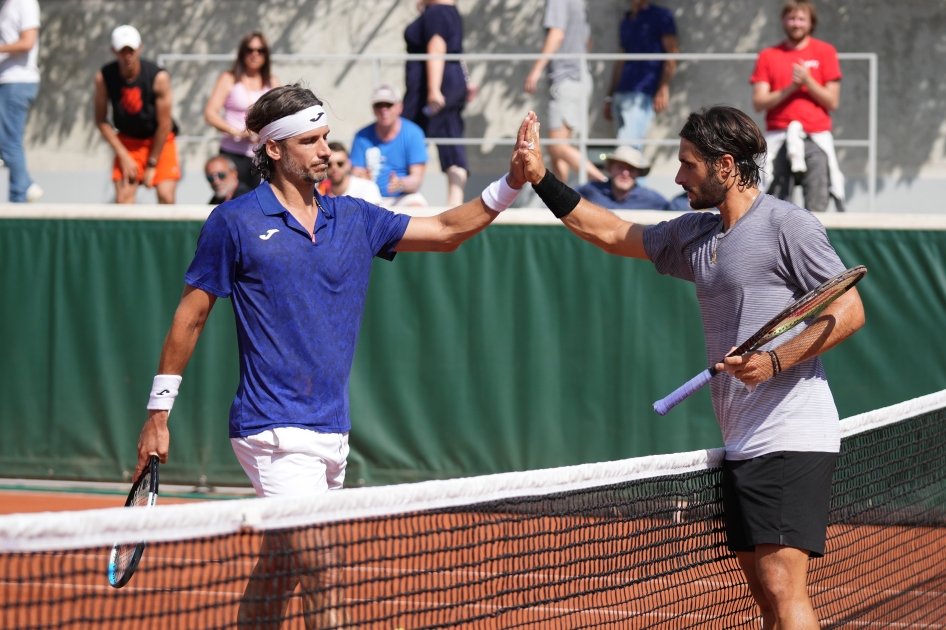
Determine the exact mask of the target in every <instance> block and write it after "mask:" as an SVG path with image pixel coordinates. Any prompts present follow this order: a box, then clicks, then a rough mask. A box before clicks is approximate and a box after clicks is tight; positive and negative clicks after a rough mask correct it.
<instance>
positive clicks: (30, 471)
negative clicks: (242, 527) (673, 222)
mask: <svg viewBox="0 0 946 630" xmlns="http://www.w3.org/2000/svg"><path fill="white" fill-rule="evenodd" d="M199 230H200V223H199V222H194V221H122V220H38V219H37V220H33V219H2V220H0V431H2V435H3V439H2V440H0V477H8V478H9V477H37V478H61V479H94V480H112V481H117V480H121V479H122V478H123V473H127V471H130V470H132V469H133V468H134V459H135V452H136V451H135V445H136V441H137V435H138V431H139V430H140V428H141V424H142V422H143V421H144V418H145V403H146V401H147V395H148V391H149V390H150V386H151V378H152V376H153V375H154V372H155V369H156V367H157V361H158V355H159V352H160V348H161V343H162V341H163V338H164V335H165V334H166V332H167V329H168V326H169V325H170V322H171V318H172V316H173V314H174V308H175V306H176V304H177V301H178V298H179V297H180V292H181V290H182V287H183V284H182V282H183V281H182V278H183V274H184V270H185V269H186V267H187V264H188V263H189V262H190V259H191V257H192V255H193V251H194V247H195V244H196V240H197V234H198V232H199ZM829 233H830V236H831V240H832V242H833V243H834V245H835V247H836V248H837V250H838V252H839V254H840V255H841V258H842V259H843V260H844V262H845V264H847V266H853V265H856V264H864V265H866V266H867V267H868V269H869V270H870V273H869V275H868V276H867V278H866V279H865V280H864V281H863V282H862V283H861V284H860V285H859V289H860V291H861V295H862V296H863V298H864V302H865V306H866V309H867V325H866V327H865V328H864V329H863V330H862V331H861V332H859V333H858V334H857V335H855V336H854V337H853V338H852V339H851V340H849V341H848V342H846V343H844V344H843V345H842V346H840V347H839V348H837V349H836V350H833V351H832V352H830V353H829V354H828V355H826V356H825V359H824V362H825V365H826V369H827V372H828V376H829V379H830V382H831V386H832V389H833V391H834V394H835V398H836V400H837V403H838V407H839V411H840V412H841V415H842V417H844V416H847V415H851V414H855V413H859V412H863V411H867V410H870V409H872V408H876V407H881V406H884V405H888V404H892V403H895V402H899V401H902V400H905V399H908V398H911V397H914V396H919V395H922V394H926V393H929V392H932V391H937V390H940V389H943V387H944V386H946V353H944V352H943V344H942V342H941V341H940V340H941V339H942V338H943V334H944V333H943V329H944V324H946V231H935V230H929V231H923V230H909V231H908V230H900V231H889V230H888V231H884V230H866V229H846V230H830V232H829ZM372 273H373V276H372V280H371V285H370V289H369V296H368V303H367V309H366V313H365V318H364V323H363V325H362V331H361V337H360V340H359V344H358V350H357V354H356V359H355V366H354V370H353V373H352V379H351V399H352V405H351V408H352V424H353V427H354V428H353V431H352V436H351V442H352V447H353V448H352V455H351V458H350V465H349V475H348V483H349V484H352V485H356V484H359V483H366V484H379V483H392V482H402V481H414V480H422V479H429V478H436V477H453V476H461V475H474V474H484V473H493V472H502V471H509V470H523V469H533V468H542V467H551V466H560V465H567V464H575V463H582V462H593V461H603V460H612V459H620V458H625V457H632V456H637V455H647V454H653V453H664V452H674V451H682V450H693V449H698V448H705V447H711V446H718V445H720V443H721V441H720V436H719V429H718V427H717V425H716V421H715V418H714V416H713V412H712V408H711V406H710V402H709V396H708V393H707V392H706V391H703V392H700V393H699V394H698V395H696V396H694V397H692V398H691V399H690V400H688V401H686V402H685V403H683V404H682V405H681V406H680V407H678V408H677V409H675V410H674V411H672V412H671V413H670V414H669V415H668V416H666V417H664V418H660V417H658V416H657V415H656V414H655V413H654V412H653V411H652V410H651V406H650V405H651V403H652V402H653V400H655V399H656V398H659V397H660V396H663V395H664V394H666V393H668V392H669V391H671V390H672V389H673V388H675V387H676V386H678V385H679V384H681V383H682V382H683V381H685V380H686V379H688V378H690V377H691V376H693V375H694V374H696V372H698V371H699V370H700V369H702V368H703V367H705V355H704V348H703V335H702V328H701V326H700V320H699V313H698V310H697V304H696V298H695V295H694V290H693V287H692V285H690V284H688V283H685V282H681V281H678V280H673V279H671V278H667V277H661V276H658V275H657V274H656V273H655V272H654V270H653V266H652V265H651V264H650V263H648V262H644V261H635V260H628V259H621V258H617V257H614V256H608V255H607V254H605V253H603V252H601V251H599V250H597V249H596V248H594V247H593V246H591V245H589V244H587V243H584V242H582V241H580V240H579V239H577V238H576V237H575V236H574V235H572V234H571V233H569V232H568V231H567V230H566V229H565V228H562V227H560V226H536V225H497V226H492V227H490V228H489V229H488V230H486V231H485V232H484V233H483V234H481V235H479V236H477V237H476V238H474V239H472V240H471V241H470V242H468V243H466V244H464V245H463V246H462V247H461V248H460V249H459V250H458V251H457V252H456V253H454V254H449V255H444V254H400V255H399V256H398V257H397V259H396V260H395V261H394V262H393V263H388V262H384V261H375V264H374V268H373V272H372ZM236 383H237V355H236V338H235V332H234V322H233V313H232V310H231V307H230V303H229V301H227V300H219V301H218V303H217V306H216V308H215V310H214V312H213V314H212V315H211V318H210V320H209V321H208V323H207V326H206V329H205V331H204V334H203V336H202V337H201V339H200V342H199V344H198V347H197V352H196V353H195V355H194V358H193V360H192V361H191V364H190V365H189V366H188V368H187V371H186V373H185V375H184V382H183V385H182V388H181V396H180V398H179V399H178V402H177V404H176V406H175V408H174V413H173V415H172V416H171V423H170V424H171V435H172V446H171V459H170V461H169V463H168V464H167V466H165V467H164V468H163V469H162V480H165V481H168V482H178V483H194V484H196V483H197V481H198V479H199V478H200V477H201V476H205V477H206V479H207V483H209V484H211V485H235V484H239V485H245V484H246V483H247V482H246V478H245V476H244V475H243V472H242V471H241V469H240V467H239V464H237V462H236V459H235V458H234V456H233V453H232V451H231V449H230V444H229V440H228V438H227V413H228V410H229V405H230V401H231V400H232V397H233V394H234V391H235V388H236Z"/></svg>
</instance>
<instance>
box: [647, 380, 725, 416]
mask: <svg viewBox="0 0 946 630" xmlns="http://www.w3.org/2000/svg"><path fill="white" fill-rule="evenodd" d="M713 376H714V374H713V372H711V371H710V370H708V369H707V370H703V371H702V372H700V373H699V374H697V375H696V376H694V377H693V378H691V379H690V380H688V381H687V382H686V383H684V384H683V385H681V386H680V387H678V388H677V389H675V390H674V391H673V392H672V393H671V394H670V395H669V396H665V397H664V398H661V399H660V400H658V401H657V402H655V403H654V411H656V412H657V413H658V414H659V415H661V416H665V415H667V412H668V411H670V410H671V409H673V408H674V407H676V406H677V405H679V404H680V403H682V402H683V401H684V400H686V398H687V397H689V396H690V395H691V394H693V393H695V392H696V391H697V390H698V389H700V388H701V387H703V386H704V385H706V384H707V383H709V382H710V381H711V380H713Z"/></svg>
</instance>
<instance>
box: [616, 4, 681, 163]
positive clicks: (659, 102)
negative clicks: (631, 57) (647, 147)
mask: <svg viewBox="0 0 946 630" xmlns="http://www.w3.org/2000/svg"><path fill="white" fill-rule="evenodd" d="M620 36H621V48H620V51H621V52H622V53H678V52H680V46H679V44H678V42H677V27H676V25H675V24H674V21H673V13H671V12H670V10H669V9H665V8H663V7H658V6H656V5H652V4H650V3H649V2H647V0H631V10H630V11H629V12H628V13H627V14H626V15H625V16H624V20H623V21H622V22H621V30H620ZM676 68H677V62H676V61H672V60H668V61H659V60H654V61H627V62H624V61H618V62H617V63H615V64H614V73H613V75H612V77H611V88H610V89H609V90H608V96H607V97H606V98H605V101H604V117H605V118H606V119H607V120H612V119H613V120H614V121H615V123H616V124H617V128H618V132H617V137H618V138H619V139H621V140H640V139H643V138H644V137H646V136H647V128H648V127H649V126H650V121H651V119H652V118H653V117H654V112H662V111H663V110H665V109H667V105H668V104H669V103H670V79H671V78H672V77H673V73H674V71H675V70H676ZM637 148H641V146H640V145H637Z"/></svg>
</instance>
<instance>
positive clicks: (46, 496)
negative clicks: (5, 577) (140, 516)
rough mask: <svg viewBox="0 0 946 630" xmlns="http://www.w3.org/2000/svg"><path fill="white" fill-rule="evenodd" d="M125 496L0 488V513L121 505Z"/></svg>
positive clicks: (168, 499)
mask: <svg viewBox="0 0 946 630" xmlns="http://www.w3.org/2000/svg"><path fill="white" fill-rule="evenodd" d="M196 500H197V499H178V498H171V497H160V498H159V499H158V501H159V502H160V503H161V504H162V505H165V504H168V503H190V502H192V501H196ZM123 505H125V497H122V496H118V495H111V494H79V493H76V492H38V491H36V492H34V491H28V490H0V514H17V513H21V512H65V511H69V510H94V509H98V508H110V507H121V506H123Z"/></svg>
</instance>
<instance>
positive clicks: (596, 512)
mask: <svg viewBox="0 0 946 630" xmlns="http://www.w3.org/2000/svg"><path fill="white" fill-rule="evenodd" d="M933 398H935V399H936V400H935V401H932V402H930V401H929V400H927V399H933ZM924 400H926V401H927V402H926V403H923V404H924V405H926V406H927V407H929V406H931V405H932V404H933V403H935V404H936V405H938V404H940V403H942V402H943V400H946V394H942V393H941V394H937V395H934V396H931V397H927V398H926V399H924ZM910 404H913V401H911V403H909V404H905V405H900V406H897V407H892V408H890V409H891V410H893V411H894V412H896V413H900V414H901V415H903V413H914V412H916V411H917V410H918V409H919V407H917V406H916V405H915V404H914V405H913V406H912V407H911V406H910ZM900 409H906V410H907V412H900V411H898V410H900ZM885 411H886V410H885ZM866 420H870V421H872V422H874V423H875V424H876V422H877V420H876V418H875V417H873V416H871V417H866ZM866 420H865V417H858V418H852V419H849V420H845V421H844V423H847V424H843V425H842V426H844V427H849V428H846V429H845V430H848V431H851V432H853V431H856V430H857V429H858V426H859V424H862V423H863V422H865V421H866ZM944 420H946V412H944V411H943V410H942V409H941V408H937V409H934V410H933V411H931V412H927V413H922V414H920V415H916V416H914V417H909V418H907V419H904V420H902V421H899V422H896V423H894V424H889V423H887V424H884V423H881V426H879V428H875V429H870V428H869V427H868V430H862V431H861V432H854V433H852V434H851V435H849V436H848V437H846V438H845V441H844V442H842V455H841V459H840V460H839V465H838V470H837V472H836V473H835V485H834V494H833V499H832V512H831V521H832V524H831V525H830V526H829V530H828V545H827V550H826V555H825V557H824V558H821V559H815V560H813V561H812V562H811V569H810V593H811V595H812V598H813V601H814V604H815V607H816V610H817V612H818V615H819V617H820V618H821V619H822V622H823V627H827V628H835V627H838V628H839V627H863V628H890V627H896V628H942V627H946V611H943V610H942V607H941V606H940V603H941V601H942V599H943V597H944V596H946V574H944V573H943V571H942V566H941V559H942V558H943V557H944V555H946V528H944V527H943V523H944V520H946V519H944V515H943V510H942V507H941V506H942V505H943V500H942V499H943V496H944V493H946V488H944V485H943V484H942V483H941V482H939V481H937V480H936V477H935V471H937V470H939V469H941V467H942V463H943V461H944V458H946V447H944V446H943V440H942V439H940V438H941V434H942V433H943V431H946V427H944V426H943V425H944ZM860 428H861V429H863V427H860ZM709 456H710V455H709V454H707V457H709ZM717 456H720V457H721V454H720V453H717ZM661 457H663V458H664V459H661V458H655V459H654V460H653V461H650V462H648V463H649V465H650V466H653V467H655V468H658V469H660V468H664V467H666V464H663V465H662V464H660V462H664V461H669V460H668V457H677V456H661ZM674 461H676V462H678V463H679V460H674ZM713 462H716V463H718V462H717V461H716V460H713V459H712V458H711V459H710V460H707V463H706V464H703V465H701V466H702V467H701V466H696V467H695V469H694V470H692V472H688V473H680V474H675V475H657V476H654V477H643V478H639V479H638V480H636V481H628V482H624V483H619V484H616V485H615V484H606V485H602V486H600V487H592V488H588V489H584V490H570V491H567V492H553V493H551V494H543V495H540V496H528V495H526V496H521V497H518V498H516V495H515V494H512V495H511V498H508V499H504V500H496V501H490V502H476V501H475V500H473V499H472V498H471V499H470V501H471V502H470V503H465V502H464V501H462V500H459V502H458V503H456V504H455V505H456V507H454V508H449V509H448V508H446V507H441V508H438V509H429V510H424V511H416V510H412V509H407V510H406V511H405V512H403V513H392V512H390V511H389V510H388V509H387V508H385V507H384V505H385V503H384V501H383V499H384V497H385V496H386V495H389V494H390V495H394V494H398V493H399V492H400V493H405V492H414V491H415V490H414V489H413V488H411V487H409V486H401V487H399V488H391V489H390V490H387V489H383V488H378V489H373V490H370V491H369V490H352V491H349V492H340V493H332V494H331V495H330V496H329V497H327V498H324V499H322V501H323V502H322V503H319V504H317V507H316V508H315V509H316V513H318V512H319V511H322V510H323V509H328V510H329V511H331V509H332V505H334V504H333V503H332V502H331V501H329V502H328V503H325V501H327V500H333V501H334V500H335V499H338V500H339V501H340V502H345V501H347V502H348V503H351V502H352V501H354V503H353V504H352V505H374V507H372V508H371V509H372V510H375V511H376V512H378V513H379V515H378V516H369V517H365V518H358V519H341V520H335V519H331V518H330V519H329V522H315V521H314V522H313V524H311V525H307V526H303V527H292V528H280V527H272V526H269V525H263V524H262V523H259V524H257V525H253V526H250V527H247V526H239V525H238V526H237V528H236V529H235V530H233V531H232V533H228V534H223V535H214V536H209V537H205V538H199V539H193V538H191V539H188V538H187V537H183V538H182V537H181V536H180V535H179V531H184V532H186V531H187V527H188V524H187V523H183V524H182V528H183V529H181V530H179V531H178V530H174V531H171V532H170V533H169V534H168V535H167V536H168V537H169V538H175V539H177V540H176V541H174V542H151V543H148V544H147V546H146V548H145V552H144V556H143V559H142V561H141V564H140V566H139V567H138V570H137V572H136V573H135V574H134V576H133V577H132V579H131V581H130V582H129V583H128V584H127V585H126V586H125V587H124V588H122V589H120V590H116V589H114V588H112V587H111V586H109V584H108V580H107V575H106V573H107V571H106V567H107V564H108V553H109V547H107V546H106V547H90V548H86V549H83V550H81V551H74V550H66V551H39V552H30V553H17V552H7V553H4V554H2V555H0V584H2V585H0V600H2V602H3V604H2V610H0V622H2V625H3V627H16V628H63V627H65V628H69V627H74V628H79V627H81V628H110V629H111V628H116V629H117V628H138V627H143V626H147V627H162V628H196V627H200V628H227V627H233V626H234V625H235V623H236V619H237V610H238V608H239V605H240V600H241V597H242V595H243V592H244V589H245V588H246V586H247V583H248V579H249V575H250V573H251V572H252V570H253V567H254V566H255V564H256V562H257V560H258V558H259V554H260V549H261V547H262V543H263V539H264V537H267V536H269V537H270V543H269V544H270V549H281V550H283V551H275V552H272V555H270V556H269V557H270V559H271V561H273V562H275V563H276V564H275V565H274V566H276V569H274V572H273V573H272V574H269V575H266V576H264V578H263V580H264V581H265V582H272V581H274V580H278V579H280V577H279V576H280V575H283V576H291V577H292V578H293V579H298V578H301V579H302V584H301V586H302V588H301V589H297V590H296V591H295V595H294V596H293V597H292V598H291V600H290V601H289V602H288V610H287V614H286V616H285V619H286V623H284V624H283V625H282V626H281V627H285V628H303V627H304V623H303V603H304V601H308V602H309V607H308V609H309V610H311V611H315V613H316V614H321V613H325V611H335V612H336V613H337V615H338V616H337V618H339V619H342V620H344V622H345V624H346V627H363V628H385V629H389V630H394V629H396V628H403V629H405V630H408V629H417V628H453V627H464V628H483V629H489V630H492V629H493V628H569V629H574V628H602V627H614V628H758V623H759V622H758V619H756V618H755V615H756V612H755V608H754V606H753V604H752V601H751V599H750V597H749V594H748V590H747V588H746V586H745V582H744V580H743V577H742V574H741V572H740V571H739V569H738V566H737V564H736V561H735V558H734V557H733V555H732V554H730V553H729V551H728V550H727V549H726V546H725V531H724V527H723V523H722V512H721V510H722V506H721V502H720V494H719V493H720V487H719V480H720V474H719V469H718V468H716V467H715V464H714V463H713ZM627 463H628V465H629V466H631V467H632V468H634V469H636V468H635V467H636V466H638V464H637V463H635V460H627ZM642 463H643V461H642ZM614 464H615V465H616V464H618V463H617V462H616V463H614ZM598 468H599V469H600V466H599V467H598ZM691 468H693V467H692V466H691ZM529 474H530V473H525V474H518V473H517V474H513V475H511V476H508V477H507V476H502V475H500V476H497V477H495V479H492V480H491V479H490V478H483V479H484V481H483V484H482V485H484V486H487V488H486V489H485V490H483V492H485V493H486V494H489V493H491V492H495V488H508V487H510V486H513V485H515V483H517V481H516V480H518V479H522V480H523V482H524V481H527V480H529V479H530V477H529ZM596 474H605V473H596ZM608 474H611V473H607V474H605V476H607V475H608ZM898 475H899V476H902V478H903V479H908V480H909V481H908V482H907V483H905V484H901V485H899V486H898V485H897V484H892V483H890V481H889V480H891V479H896V478H897V476H898ZM545 476H546V477H550V476H551V477H554V479H551V480H550V481H549V483H553V484H554V483H557V482H556V479H558V478H559V476H561V477H562V478H565V479H568V480H569V483H572V484H573V485H574V484H579V485H585V484H584V483H583V482H581V479H580V473H579V472H578V469H577V468H576V469H575V470H572V469H568V468H566V469H561V470H560V471H546V474H545ZM466 481H468V480H456V481H448V482H440V484H441V485H440V486H437V487H433V486H431V487H430V492H431V494H432V495H434V496H436V494H439V493H440V491H442V490H444V489H451V488H452V489H453V490H449V491H448V492H447V493H446V494H448V495H453V494H462V493H458V492H457V489H458V488H461V487H462V488H467V489H468V491H469V488H470V487H469V486H464V485H462V484H464V483H465V482H466ZM458 484H459V485H458ZM490 487H495V488H494V489H492V490H491V489H490ZM556 487H557V486H556ZM552 489H554V488H552ZM510 492H511V490H510ZM379 497H380V499H379ZM185 500H186V499H181V498H177V499H169V500H168V502H171V501H178V502H180V501H185ZM422 500H423V499H422ZM3 501H4V509H6V508H7V507H9V506H12V507H15V508H16V509H21V510H26V509H36V510H40V509H57V508H62V507H64V506H68V507H72V508H77V507H89V508H92V507H106V506H115V505H118V504H120V503H121V500H120V497H100V496H80V495H71V496H70V495H62V494H60V493H39V492H33V493H6V494H4V495H3ZM267 501H268V502H267ZM379 501H380V502H379ZM215 503H216V504H217V505H216V506H210V505H209V504H207V505H206V507H213V508H214V509H213V510H212V511H206V512H201V514H206V515H208V516H209V517H211V518H213V515H215V514H217V515H220V514H226V513H231V512H232V513H234V514H239V513H240V512H239V511H240V510H246V509H251V510H253V511H255V510H256V509H262V508H263V507H268V508H270V509H272V510H275V511H277V512H284V513H285V516H284V517H291V518H296V517H293V516H292V513H293V509H294V508H293V505H292V504H287V503H286V502H282V503H279V502H276V503H274V502H272V500H263V501H262V502H259V503H257V502H255V501H251V502H245V501H241V502H215ZM287 505H288V507H287ZM440 505H441V506H443V504H442V503H441V504H440ZM257 506H259V508H257ZM218 508H219V509H218ZM231 508H233V509H232V510H231ZM286 510H288V512H287V511H286ZM131 512H137V511H136V510H134V511H131ZM127 514H128V512H126V511H125V510H120V511H118V512H117V513H116V516H115V517H116V518H118V517H121V518H122V519H123V520H125V521H129V523H128V525H130V524H131V523H130V521H131V518H130V517H127V518H126V515H127ZM182 514H183V512H182ZM201 514H197V512H196V511H194V510H191V516H193V517H194V518H193V519H192V520H193V521H194V524H196V523H199V522H200V521H201V520H202V519H204V518H207V517H206V516H202V515H201ZM246 514H247V512H243V517H242V518H243V519H244V520H243V522H244V523H245V522H247V520H246ZM89 515H91V516H94V515H95V513H89ZM84 516H85V515H83V514H76V515H75V519H74V520H75V521H79V520H82V519H83V517H84ZM131 516H134V514H132V515H131ZM47 520H55V519H53V517H52V516H51V517H49V519H47ZM72 520H73V519H70V522H68V523H66V525H67V527H66V529H67V530H69V531H71V530H72V529H73V528H72V524H71V521H72ZM139 520H140V519H139ZM89 522H92V521H89ZM98 522H99V526H100V527H101V526H102V524H101V521H98ZM296 522H298V521H296ZM194 524H191V525H190V527H193V526H194ZM60 525H61V524H60ZM0 526H2V527H3V531H4V537H3V540H5V541H6V542H5V543H4V544H5V547H6V548H7V549H11V547H12V545H14V544H16V538H15V536H14V534H15V532H16V531H22V530H24V529H35V528H43V527H44V524H43V520H42V518H41V517H39V518H38V519H33V520H30V519H27V518H26V517H23V518H19V519H16V520H13V521H3V520H0ZM56 527H58V526H54V527H53V529H56ZM261 528H262V529H265V530H266V532H265V533H264V532H261V531H260V529H261ZM74 529H75V530H76V531H77V532H81V531H83V530H87V526H86V524H82V526H78V525H77V526H75V527H74ZM160 531H161V532H164V531H165V530H163V529H162V530H160ZM161 535H164V534H159V536H161ZM144 536H145V535H144V534H143V535H142V537H144ZM147 536H154V533H153V532H152V533H150V534H147ZM154 540H159V538H155V539H154ZM57 544H58V543H57Z"/></svg>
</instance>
